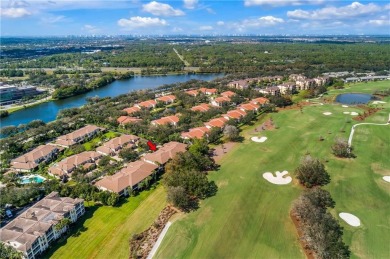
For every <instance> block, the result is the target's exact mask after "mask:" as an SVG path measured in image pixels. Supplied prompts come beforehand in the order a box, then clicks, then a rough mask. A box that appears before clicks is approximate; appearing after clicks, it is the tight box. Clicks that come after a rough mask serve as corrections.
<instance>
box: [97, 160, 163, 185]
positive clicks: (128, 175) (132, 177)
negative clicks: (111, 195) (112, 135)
mask: <svg viewBox="0 0 390 259" xmlns="http://www.w3.org/2000/svg"><path fill="white" fill-rule="evenodd" d="M155 169H157V165H155V164H151V163H147V162H145V161H136V162H132V163H129V164H128V165H127V167H125V168H123V169H122V170H120V171H119V172H118V173H116V174H114V175H111V176H106V177H104V178H103V179H101V180H100V181H98V182H96V183H95V185H96V186H98V187H100V188H102V189H105V190H110V191H112V192H116V193H119V192H121V191H123V190H124V189H125V188H127V187H129V186H131V187H132V186H135V185H136V184H138V183H139V182H141V181H142V180H144V179H145V178H146V177H148V176H149V175H151V174H152V173H153V172H154V170H155Z"/></svg>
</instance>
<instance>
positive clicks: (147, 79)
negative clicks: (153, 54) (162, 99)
mask: <svg viewBox="0 0 390 259" xmlns="http://www.w3.org/2000/svg"><path fill="white" fill-rule="evenodd" d="M222 76H223V74H191V75H167V76H135V77H133V78H130V79H127V80H117V81H115V82H113V83H111V84H109V85H107V86H105V87H101V88H98V89H94V90H92V91H90V92H88V93H85V94H81V95H77V96H73V97H70V98H66V99H62V100H56V101H51V102H46V103H41V104H38V105H35V106H32V107H29V108H26V109H23V110H19V111H16V112H13V113H11V114H10V115H9V116H8V117H5V118H1V120H0V122H1V127H4V126H9V125H15V126H17V125H19V124H27V123H29V122H30V121H32V120H37V119H40V120H42V121H44V122H49V121H53V120H55V119H56V117H57V114H58V112H59V111H60V110H62V109H66V108H73V107H80V106H82V105H84V104H85V103H86V102H87V101H86V98H87V97H94V96H99V97H107V96H110V97H114V96H118V95H121V94H126V93H129V92H131V91H134V90H141V89H147V88H156V87H158V86H161V85H165V84H173V83H182V82H186V81H189V80H191V79H197V80H204V81H211V80H213V79H215V78H217V77H222Z"/></svg>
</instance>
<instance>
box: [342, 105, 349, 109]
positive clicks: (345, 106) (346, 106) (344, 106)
mask: <svg viewBox="0 0 390 259" xmlns="http://www.w3.org/2000/svg"><path fill="white" fill-rule="evenodd" d="M341 107H343V108H348V107H349V106H348V105H341Z"/></svg>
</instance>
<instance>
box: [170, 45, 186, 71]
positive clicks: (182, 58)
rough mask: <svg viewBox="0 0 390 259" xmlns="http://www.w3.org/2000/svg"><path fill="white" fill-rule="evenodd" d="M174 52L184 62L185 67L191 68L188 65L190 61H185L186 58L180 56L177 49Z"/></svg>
mask: <svg viewBox="0 0 390 259" xmlns="http://www.w3.org/2000/svg"><path fill="white" fill-rule="evenodd" d="M173 51H174V52H175V53H176V55H177V56H178V57H179V58H180V60H181V61H183V63H184V65H185V66H186V67H189V66H190V63H188V61H186V60H185V59H184V57H183V56H182V55H180V54H179V52H178V51H177V50H176V49H175V48H173Z"/></svg>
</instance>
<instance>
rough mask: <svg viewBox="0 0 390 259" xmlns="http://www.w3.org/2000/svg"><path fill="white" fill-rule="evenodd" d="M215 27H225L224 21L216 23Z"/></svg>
mask: <svg viewBox="0 0 390 259" xmlns="http://www.w3.org/2000/svg"><path fill="white" fill-rule="evenodd" d="M217 25H218V26H223V25H225V22H224V21H218V22H217Z"/></svg>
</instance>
